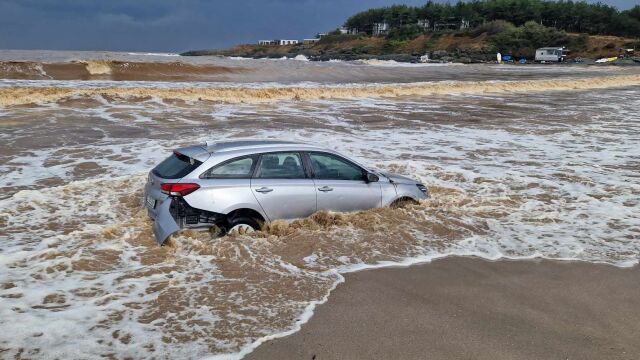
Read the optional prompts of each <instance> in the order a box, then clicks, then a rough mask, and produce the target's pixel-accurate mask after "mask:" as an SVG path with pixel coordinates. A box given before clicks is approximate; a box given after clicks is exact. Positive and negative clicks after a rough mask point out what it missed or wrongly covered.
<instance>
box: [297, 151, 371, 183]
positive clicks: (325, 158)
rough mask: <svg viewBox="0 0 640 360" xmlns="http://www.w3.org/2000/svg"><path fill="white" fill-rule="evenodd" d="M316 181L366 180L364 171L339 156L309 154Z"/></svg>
mask: <svg viewBox="0 0 640 360" xmlns="http://www.w3.org/2000/svg"><path fill="white" fill-rule="evenodd" d="M309 158H310V160H311V166H312V167H313V173H314V174H315V178H316V179H320V180H364V171H363V170H362V169H361V168H360V167H358V166H356V165H354V164H352V163H350V162H348V161H347V160H344V159H341V158H340V157H338V156H334V155H329V154H324V153H309Z"/></svg>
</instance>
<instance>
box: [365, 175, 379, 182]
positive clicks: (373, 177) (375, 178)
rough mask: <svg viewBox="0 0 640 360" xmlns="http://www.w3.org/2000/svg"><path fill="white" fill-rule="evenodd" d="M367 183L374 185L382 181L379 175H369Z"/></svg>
mask: <svg viewBox="0 0 640 360" xmlns="http://www.w3.org/2000/svg"><path fill="white" fill-rule="evenodd" d="M366 179H367V180H366V182H367V183H372V182H378V181H380V178H379V177H378V175H376V174H374V173H367V177H366Z"/></svg>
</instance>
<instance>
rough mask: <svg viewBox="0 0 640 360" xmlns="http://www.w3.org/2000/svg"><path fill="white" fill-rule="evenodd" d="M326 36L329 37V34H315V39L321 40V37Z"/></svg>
mask: <svg viewBox="0 0 640 360" xmlns="http://www.w3.org/2000/svg"><path fill="white" fill-rule="evenodd" d="M327 35H329V34H327V33H317V34H316V38H318V39H322V38H323V37H325V36H327Z"/></svg>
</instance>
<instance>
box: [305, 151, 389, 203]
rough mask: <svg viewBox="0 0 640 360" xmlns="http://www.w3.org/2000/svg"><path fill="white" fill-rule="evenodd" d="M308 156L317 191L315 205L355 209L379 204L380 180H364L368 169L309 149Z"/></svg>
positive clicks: (380, 199) (336, 156) (380, 197)
mask: <svg viewBox="0 0 640 360" xmlns="http://www.w3.org/2000/svg"><path fill="white" fill-rule="evenodd" d="M308 159H309V163H310V166H311V168H312V172H313V181H314V183H315V185H316V190H317V194H318V195H317V196H318V201H317V208H318V210H327V211H357V210H365V209H371V208H375V207H379V206H381V201H382V193H381V189H380V183H379V182H366V181H365V179H366V175H367V171H366V170H364V169H363V168H361V167H360V166H358V165H356V164H354V163H352V162H350V161H349V160H347V159H344V158H342V157H340V156H338V155H334V154H330V153H324V152H309V153H308Z"/></svg>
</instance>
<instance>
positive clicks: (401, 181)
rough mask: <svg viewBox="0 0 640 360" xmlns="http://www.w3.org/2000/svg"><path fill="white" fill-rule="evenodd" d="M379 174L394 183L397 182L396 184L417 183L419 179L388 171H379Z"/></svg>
mask: <svg viewBox="0 0 640 360" xmlns="http://www.w3.org/2000/svg"><path fill="white" fill-rule="evenodd" d="M380 174H381V175H383V176H384V177H387V178H389V179H390V180H391V181H393V182H394V183H398V184H418V183H419V181H416V180H414V179H412V178H409V177H406V176H402V175H398V174H394V173H390V172H386V171H380Z"/></svg>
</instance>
